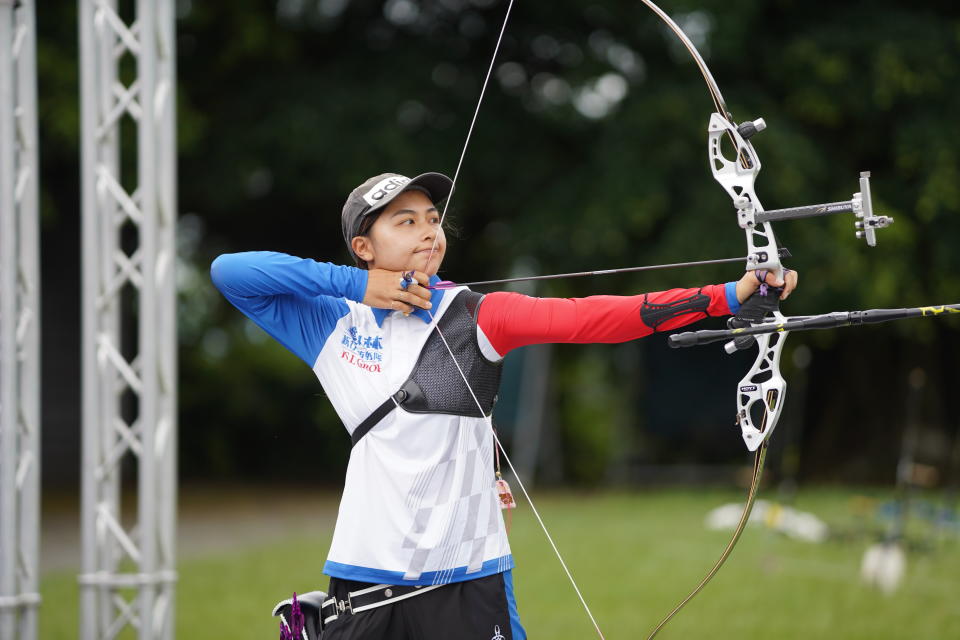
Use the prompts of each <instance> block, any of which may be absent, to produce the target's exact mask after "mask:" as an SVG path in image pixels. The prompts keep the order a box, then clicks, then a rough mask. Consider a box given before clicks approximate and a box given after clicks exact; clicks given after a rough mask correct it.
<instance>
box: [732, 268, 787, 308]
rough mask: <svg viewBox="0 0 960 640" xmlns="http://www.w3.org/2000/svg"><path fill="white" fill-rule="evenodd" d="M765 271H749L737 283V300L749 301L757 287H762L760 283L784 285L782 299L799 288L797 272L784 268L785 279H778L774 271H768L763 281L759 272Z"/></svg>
mask: <svg viewBox="0 0 960 640" xmlns="http://www.w3.org/2000/svg"><path fill="white" fill-rule="evenodd" d="M763 273H764V272H763V271H747V272H746V273H745V274H744V275H743V277H742V278H740V281H739V282H738V283H737V300H739V301H740V303H741V304H742V303H744V302H746V301H747V298H749V297H750V296H752V295H753V294H754V293H755V292H756V290H757V289H759V288H760V285H761V284H763V283H766V284H768V285H770V286H771V287H783V293H781V294H780V299H781V300H786V299H787V298H788V297H789V296H790V294H791V293H793V290H794V289H796V288H797V280H798V277H797V272H796V271H792V270H790V269H784V270H783V280H780V279H778V278H777V277H776V276H775V275H774V274H773V272H771V271H767V272H766V275H765V277H764V280H763V282H761V280H760V277H759V274H763Z"/></svg>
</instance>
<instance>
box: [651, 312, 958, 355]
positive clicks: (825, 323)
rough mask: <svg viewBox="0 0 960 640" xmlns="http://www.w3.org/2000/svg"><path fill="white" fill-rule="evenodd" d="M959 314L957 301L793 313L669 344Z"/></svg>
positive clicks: (691, 335)
mask: <svg viewBox="0 0 960 640" xmlns="http://www.w3.org/2000/svg"><path fill="white" fill-rule="evenodd" d="M954 313H957V314H960V304H943V305H939V306H932V307H909V308H905V309H868V310H866V311H835V312H833V313H824V314H822V315H818V316H796V317H792V318H787V319H786V320H782V321H771V322H765V323H763V324H759V325H755V326H752V327H743V328H742V329H717V330H711V329H706V330H702V331H686V332H684V333H676V334H674V335H672V336H670V337H669V338H668V342H669V344H670V346H671V347H673V348H675V349H676V348H679V347H695V346H697V345H701V344H710V343H711V342H722V341H726V340H732V339H733V338H737V337H740V336H758V335H763V334H766V333H779V332H783V331H811V330H814V329H834V328H836V327H849V326H857V325H862V324H876V323H878V322H890V321H892V320H903V319H904V318H917V317H924V316H938V315H944V314H954Z"/></svg>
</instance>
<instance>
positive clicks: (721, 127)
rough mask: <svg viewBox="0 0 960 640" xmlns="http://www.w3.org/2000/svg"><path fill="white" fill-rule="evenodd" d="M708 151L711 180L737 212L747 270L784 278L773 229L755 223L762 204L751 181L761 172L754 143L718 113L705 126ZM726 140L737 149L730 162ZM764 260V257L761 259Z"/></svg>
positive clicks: (769, 226)
mask: <svg viewBox="0 0 960 640" xmlns="http://www.w3.org/2000/svg"><path fill="white" fill-rule="evenodd" d="M707 133H708V136H709V138H708V142H707V149H708V155H709V159H710V169H711V170H712V171H713V177H714V179H715V180H716V181H717V182H719V183H720V186H722V187H723V188H724V190H725V191H726V192H727V194H728V195H729V196H730V199H731V200H733V205H734V207H736V209H737V218H738V222H739V225H740V227H741V228H742V229H743V230H744V231H745V233H746V236H747V248H748V251H747V255H748V256H749V257H750V258H749V259H748V260H747V266H746V268H747V269H767V270H769V271H772V272H774V274H776V276H777V277H782V276H783V265H781V264H780V255H779V250H778V247H777V238H776V236H775V235H774V234H773V227H772V226H771V225H770V224H767V223H761V224H754V223H753V222H752V220H753V217H754V215H755V214H756V213H759V212H762V211H763V205H762V204H760V199H759V198H758V197H757V194H756V191H755V190H754V182H755V181H756V179H757V174H759V173H760V168H761V166H762V165H761V164H760V159H759V158H758V157H757V153H756V151H754V149H753V144H751V143H750V141H748V140H746V139H745V138H744V137H743V136H742V135H741V134H740V132H739V131H738V129H737V127H736V126H734V124H733V123H732V122H730V120H728V119H727V118H726V117H724V116H723V115H721V114H719V113H713V114H712V115H711V116H710V124H709V126H708V127H707ZM725 137H726V138H727V139H728V140H729V141H730V142H731V143H732V144H733V145H735V146H736V152H737V157H736V159H735V160H731V159H730V158H728V157H726V155H724V153H723V140H724V138H725ZM763 258H766V260H764V259H763Z"/></svg>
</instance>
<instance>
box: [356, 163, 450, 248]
mask: <svg viewBox="0 0 960 640" xmlns="http://www.w3.org/2000/svg"><path fill="white" fill-rule="evenodd" d="M452 188H453V181H452V180H450V178H448V177H447V176H445V175H443V174H442V173H421V174H420V175H418V176H417V177H415V178H408V177H406V176H402V175H400V174H399V173H381V174H380V175H378V176H373V177H372V178H368V179H367V180H366V181H365V182H364V183H363V184H361V185H360V186H359V187H357V188H356V189H354V190H353V191H351V192H350V195H349V196H347V201H346V202H345V203H344V204H343V213H341V215H340V226H341V228H342V229H343V241H344V242H346V243H347V250H348V251H349V252H350V255H351V256H353V257H354V258H356V257H357V256H356V254H354V253H353V247H352V246H351V245H350V241H351V240H353V239H354V238H355V237H356V236H357V235H359V234H360V225H361V224H362V223H363V219H364V218H366V217H367V216H369V215H370V214H372V213H376V212H378V211H380V210H382V209H383V208H384V207H386V206H387V204H389V203H390V201H391V200H393V199H394V198H396V197H397V196H398V195H399V194H401V193H403V192H404V191H409V190H410V189H417V190H419V191H423V192H425V193H426V194H427V196H429V198H430V200H432V201H433V203H434V204H438V203H440V202H442V201H443V200H445V199H446V198H447V196H449V195H450V189H452Z"/></svg>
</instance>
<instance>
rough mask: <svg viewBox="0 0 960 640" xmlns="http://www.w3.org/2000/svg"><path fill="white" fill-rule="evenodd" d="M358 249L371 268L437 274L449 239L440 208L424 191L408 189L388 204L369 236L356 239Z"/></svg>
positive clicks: (353, 242)
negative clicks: (443, 225)
mask: <svg viewBox="0 0 960 640" xmlns="http://www.w3.org/2000/svg"><path fill="white" fill-rule="evenodd" d="M352 245H353V250H354V252H355V253H356V254H357V255H358V256H359V257H360V258H361V259H362V260H364V261H365V262H366V263H367V266H368V267H369V268H370V269H387V270H389V271H411V270H416V271H421V272H424V273H426V274H427V275H430V276H432V275H435V274H436V273H437V270H438V269H439V268H440V263H441V262H443V256H444V253H445V251H446V249H447V239H446V237H445V236H444V234H443V229H441V228H440V212H439V211H437V208H436V207H435V206H434V205H433V202H432V201H431V200H430V198H429V197H427V195H426V194H425V193H423V192H422V191H417V190H410V191H404V192H403V193H401V194H400V195H398V196H397V197H396V198H394V199H393V200H392V201H391V202H390V204H388V205H387V206H386V208H385V209H384V210H383V212H382V213H381V214H380V216H379V217H378V218H377V220H376V222H374V223H373V226H372V227H370V231H369V232H368V233H367V235H366V236H357V237H356V238H354V239H353V240H352Z"/></svg>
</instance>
